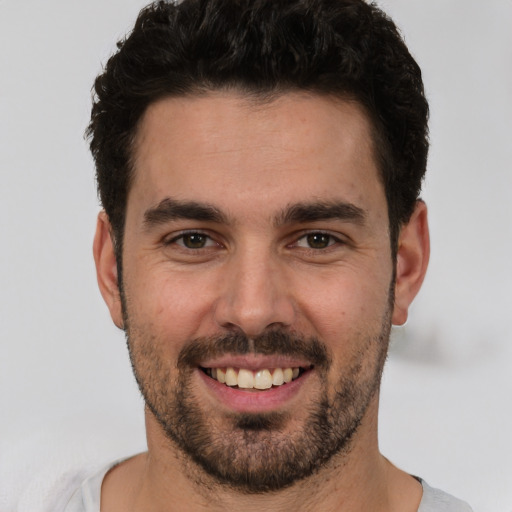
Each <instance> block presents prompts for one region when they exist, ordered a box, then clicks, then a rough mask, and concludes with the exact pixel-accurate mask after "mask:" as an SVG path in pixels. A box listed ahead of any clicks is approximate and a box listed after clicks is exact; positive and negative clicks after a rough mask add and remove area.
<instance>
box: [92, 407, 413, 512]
mask: <svg viewBox="0 0 512 512" xmlns="http://www.w3.org/2000/svg"><path fill="white" fill-rule="evenodd" d="M146 428H147V437H148V452H147V453H144V454H141V455H138V456H136V457H134V458H132V459H130V460H128V461H126V462H125V463H123V464H121V465H119V466H117V467H116V468H115V469H114V470H112V471H111V472H110V473H109V474H108V475H107V477H106V478H105V480H104V483H103V487H102V501H101V503H102V510H104V509H105V510H109V511H110V510H112V511H117V510H124V511H125V512H126V511H131V510H152V511H153V510H154V511H155V512H156V511H158V512H170V511H171V510H187V511H190V512H201V511H206V510H208V511H209V512H212V511H213V512H215V511H219V512H224V511H225V510H245V511H247V512H252V511H258V512H259V511H260V510H262V509H263V510H273V511H276V512H280V511H285V510H294V511H296V512H308V511H313V510H322V511H325V512H329V511H331V510H332V511H335V510H336V511H340V510H344V511H350V512H358V511H361V512H362V511H367V510H374V511H379V512H380V511H382V512H387V511H391V510H393V511H394V512H397V511H404V512H413V511H416V510H417V507H418V504H419V501H420V499H421V486H420V485H419V483H418V482H416V481H415V480H414V479H413V478H412V477H410V476H409V475H406V474H405V473H403V472H402V471H400V470H398V469H397V468H395V467H394V466H393V465H392V464H390V463H389V461H387V460H386V459H385V458H384V457H383V456H382V455H381V454H380V452H379V449H378V441H377V401H375V403H374V404H372V406H371V407H370V408H369V410H368V414H367V415H366V416H365V419H364V420H363V422H362V423H361V425H360V427H359V429H358V431H357V433H356V435H355V436H354V438H353V439H352V444H351V447H350V450H348V451H346V452H344V453H342V454H339V455H338V456H335V457H333V459H331V460H330V461H329V462H328V463H327V464H326V465H325V466H324V467H323V468H322V469H321V470H319V471H318V472H317V473H315V474H314V475H312V476H310V477H308V478H306V479H304V480H301V481H299V482H297V483H296V484H294V485H292V486H290V487H287V488H285V489H282V490H279V491H273V492H268V493H258V494H247V493H244V492H241V491H239V490H235V489H233V488H231V487H229V486H226V485H224V484H219V483H218V482H217V481H216V480H214V479H213V478H212V477H210V476H209V475H207V474H206V473H205V472H204V471H203V470H202V469H201V468H198V467H197V466H196V465H195V463H194V462H192V461H191V460H190V459H189V458H188V456H187V455H185V454H183V453H181V451H180V450H179V449H177V448H176V447H175V446H174V445H173V443H172V442H170V441H169V440H168V439H167V438H166V436H165V434H164V433H163V432H162V429H161V428H160V426H159V425H158V423H157V422H156V420H155V419H154V417H153V416H152V415H151V413H149V412H147V411H146Z"/></svg>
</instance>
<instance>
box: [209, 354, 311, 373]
mask: <svg viewBox="0 0 512 512" xmlns="http://www.w3.org/2000/svg"><path fill="white" fill-rule="evenodd" d="M199 366H200V367H202V368H245V369H247V370H253V371H256V370H261V369H264V368H269V369H270V368H299V367H300V368H308V367H310V366H311V363H310V362H309V361H307V360H306V359H299V358H297V357H296V356H286V355H278V354H276V355H263V354H245V355H230V354H225V355H223V356H219V357H215V358H212V359H207V360H205V361H201V362H200V364H199Z"/></svg>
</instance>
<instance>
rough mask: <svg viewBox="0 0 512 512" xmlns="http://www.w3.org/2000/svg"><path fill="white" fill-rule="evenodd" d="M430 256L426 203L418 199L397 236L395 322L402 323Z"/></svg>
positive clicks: (425, 270)
mask: <svg viewBox="0 0 512 512" xmlns="http://www.w3.org/2000/svg"><path fill="white" fill-rule="evenodd" d="M429 256H430V238H429V232H428V220H427V206H426V204H425V203H424V202H423V201H418V202H417V203H416V207H415V209H414V212H413V214H412V215H411V218H410V220H409V222H408V223H407V224H404V225H403V226H402V229H401V230H400V235H399V237H398V252H397V258H396V283H395V306H394V309H393V324H394V325H403V324H404V323H405V322H406V320H407V314H408V310H409V306H410V304H411V302H412V301H413V299H414V297H416V294H417V293H418V292H419V290H420V288H421V284H422V283H423V279H424V278H425V274H426V272H427V266H428V260H429Z"/></svg>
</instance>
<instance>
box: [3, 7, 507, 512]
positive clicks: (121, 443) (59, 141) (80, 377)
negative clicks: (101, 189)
mask: <svg viewBox="0 0 512 512" xmlns="http://www.w3.org/2000/svg"><path fill="white" fill-rule="evenodd" d="M144 3H145V2H143V1H136V0H109V1H108V2H106V1H101V0H88V1H87V2H85V1H77V0H67V1H64V0H45V1H44V2H41V1H40V0H25V1H23V2H21V1H14V0H0V173H1V182H0V183H1V186H0V262H1V265H0V406H1V409H0V410H1V413H0V481H2V482H3V484H0V487H2V485H3V486H4V488H3V489H2V490H1V491H0V510H2V512H4V508H5V511H6V512H8V511H9V510H11V509H10V508H9V507H12V500H13V496H14V494H15V493H16V492H17V490H19V489H21V488H23V486H26V485H35V484H34V478H35V477H34V476H33V475H37V474H44V473H46V474H48V472H51V469H50V466H51V467H52V468H55V467H57V468H58V469H59V470H60V469H62V468H68V467H71V466H72V465H73V464H78V463H79V462H80V463H82V462H83V463H84V464H90V463H92V462H94V463H97V462H99V463H101V462H103V461H108V460H110V459H113V458H115V457H119V456H122V455H129V454H132V453H135V452H137V451H140V450H143V449H144V447H145V440H144V426H143V414H142V411H143V403H142V400H141V398H140V397H139V394H138V391H137V389H136V386H135V383H134V381H133V378H132V376H131V371H130V367H129V362H128V357H127V355H126V350H125V346H124V337H123V334H122V333H121V332H120V331H118V330H117V329H116V328H115V327H114V326H113V325H112V324H111V322H110V318H109V316H108V313H107V309H106V307H105V306H104V304H103V303H102V300H101V297H100V295H99V292H98V291H97V287H96V282H95V273H94V267H93V260H92V255H91V242H92V237H93V232H94V226H95V216H96V213H97V211H98V209H99V206H98V202H97V199H96V192H95V184H94V180H93V172H94V171H93V165H92V161H91V158H90V156H89V154H88V149H87V145H86V143H85V142H84V140H83V132H84V129H85V127H86V125H87V122H88V117H89V109H90V88H91V86H92V82H93V80H94V77H95V76H96V74H97V73H98V72H99V71H100V70H101V63H102V62H104V61H105V59H106V57H107V56H108V55H109V54H110V53H111V52H112V51H113V49H114V46H115V42H116V40H117V39H119V38H120V37H121V36H122V35H123V34H124V33H125V32H126V31H127V30H128V29H129V28H130V27H131V25H132V22H133V21H134V19H135V16H136V14H137V13H138V11H139V9H140V8H141V7H142V6H143V5H144ZM379 3H380V5H381V6H383V7H384V8H385V9H386V10H387V11H388V12H389V13H390V14H391V15H392V17H394V19H395V21H396V22H397V24H398V25H399V26H400V27H401V29H402V32H403V34H404V36H405V39H406V41H407V43H408V45H409V47H410V49H411V51H412V53H413V54H414V55H415V57H416V58H417V60H418V62H419V63H420V65H421V67H422V69H423V72H424V79H425V85H426V90H427V95H428V97H429V100H430V103H431V110H432V115H431V140H432V149H431V156H430V160H429V171H428V179H427V181H426V184H425V188H424V194H423V197H424V198H425V199H426V201H427V203H428V205H429V208H430V224H431V231H432V258H431V266H430V270H429V273H428V276H427V280H426V282H425V285H424V289H423V290H422V292H421V293H420V295H419V297H418V299H417V301H416V303H415V305H414V308H413V310H412V313H411V317H410V320H409V322H408V324H407V325H406V327H404V328H401V329H399V330H398V331H397V332H396V333H395V341H394V344H393V349H392V352H391V355H390V358H389V362H388V366H387V369H386V370H385V376H384V384H383V391H382V405H381V419H380V421H381V427H380V428H381V435H380V439H381V447H382V451H383V452H384V453H385V454H386V455H387V456H388V457H389V458H390V459H391V460H393V461H394V462H395V463H397V464H398V465H399V466H401V467H403V468H404V469H406V470H408V471H410V472H412V473H414V474H417V475H420V476H422V477H423V478H425V479H426V480H427V481H428V482H429V483H430V484H431V485H433V486H438V487H442V488H444V489H446V490H448V491H450V492H452V493H453V494H455V495H458V496H460V497H461V498H464V499H466V500H467V501H469V502H470V503H471V504H472V505H473V506H474V508H475V510H476V511H478V510H480V511H482V512H483V511H487V510H489V511H491V510H492V511H494V510H496V511H500V510H501V511H508V512H510V511H511V510H512V464H511V463H510V461H511V460H512V440H511V433H512V400H511V398H510V397H511V395H512V376H511V375H512V371H511V370H512V328H511V325H510V323H511V321H510V318H511V316H512V291H511V290H512V272H511V260H512V257H511V253H512V201H511V191H512V171H511V169H510V162H511V161H512V140H511V138H512V121H511V119H512V100H511V94H512V31H511V30H510V27H511V26H512V1H510V0H488V1H486V2H482V1H480V0H385V1H384V0H383V1H381V2H379ZM91 461H92V462H91ZM41 482H42V480H41ZM41 482H40V485H43V484H42V483H41ZM2 493H3V494H2ZM2 506H3V507H4V508H2ZM27 510H28V509H27ZM34 510H35V509H34ZM30 512H33V510H31V511H30Z"/></svg>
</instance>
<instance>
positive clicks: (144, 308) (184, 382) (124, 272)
mask: <svg viewBox="0 0 512 512" xmlns="http://www.w3.org/2000/svg"><path fill="white" fill-rule="evenodd" d="M95 91H96V97H95V103H94V106H93V111H92V119H91V124H90V126H89V135H90V136H91V150H92V153H93V155H94V158H95V161H96V167H97V180H98V187H99V192H100V196H101V201H102V204H103V207H104V211H103V212H101V213H100V215H99V217H98V225H97V231H96V237H95V241H94V257H95V261H96V267H97V275H98V283H99V286H100V290H101V292H102V295H103V297H104V299H105V301H106V303H107V306H108V307H109V310H110V313H111V316H112V319H113V321H114V323H115V324H116V325H117V326H118V327H119V328H121V329H124V330H125V332H126V336H127V342H128V348H129V352H130V357H131V361H132V365H133V369H134V373H135V377H136V379H137V382H138V384H139V387H140V390H141V392H142V395H143V396H144V399H145V404H146V409H145V414H146V428H147V440H148V451H147V453H144V454H140V455H138V456H135V457H132V458H129V459H127V460H124V461H120V462H118V463H113V464H112V465H109V467H107V468H103V469H102V470H101V471H100V472H99V473H97V474H95V475H93V476H92V477H91V478H90V479H88V480H87V481H85V482H84V483H83V484H82V485H81V486H80V488H79V489H77V491H76V492H75V494H74V495H73V497H72V498H71V500H70V502H69V503H68V504H67V506H66V508H65V510H66V511H67V512H71V511H78V510H80V511H84V510H85V511H93V510H96V511H97V510H99V509H100V506H101V510H102V511H109V512H115V511H118V510H119V511H130V510H144V511H146V510H159V511H160V510H161V511H171V510H180V511H181V510H187V511H200V510H238V509H243V510H248V511H249V510H272V511H280V510H295V511H310V510H322V511H329V510H347V511H351V512H354V511H363V510H364V511H369V510H371V511H394V512H397V511H398V512H400V511H403V512H408V511H410V512H412V511H416V510H419V511H421V512H426V511H434V510H435V511H466V510H470V509H469V507H467V505H465V504H464V503H462V502H460V501H459V500H456V499H455V498H453V497H450V496H449V495H447V494H445V493H443V492H441V491H437V490H433V489H431V488H430V487H429V486H428V485H427V484H426V483H425V482H424V481H422V480H421V479H419V478H416V477H413V476H410V475H409V474H407V473H405V472H403V471H401V470H399V469H398V468H396V467H395V466H393V465H392V464H391V463H390V462H389V461H388V460H387V459H385V458H384V457H383V456H382V455H381V454H380V452H379V448H378V442H377V412H378V401H379V386H380V379H381V374H382V369H383V365H384V362H385V359H386V354H387V348H388V340H389V332H390V328H391V324H392V323H393V324H397V325H400V324H403V323H404V322H405V321H406V318H407V311H408V307H409V305H410V303H411V301H412V300H413V298H414V296H415V295H416V293H417V292H418V290H419V288H420V286H421V283H422V281H423V278H424V275H425V272H426V267H427V263H428V255H429V238H428V226H427V213H426V207H425V204H424V203H423V202H422V201H421V200H420V199H419V192H420V186H421V181H422V178H423V175H424V172H425V168H426V159H427V151H428V141H427V117H428V106H427V103H426V100H425V97H424V94H423V85H422V82H421V73H420V70H419V68H418V66H417V64H416V63H415V61H414V60H413V59H412V57H411V56H410V54H409V52H408V51H407V48H406V47H405V45H404V43H403V41H402V40H401V38H400V36H399V35H398V32H397V30H396V27H395V26H394V24H393V23H392V22H391V20H389V18H387V17H386V16H385V15H384V14H383V13H382V12H381V11H380V10H379V9H377V8H376V7H375V6H370V5H368V4H366V3H365V2H363V1H362V0H302V1H299V0H288V1H283V2H274V1H271V0H256V1H254V0H252V1H251V0H211V1H208V0H184V1H183V2H181V3H178V4H173V3H166V2H159V3H157V4H154V5H151V6H149V7H148V8H147V9H145V10H144V11H143V12H142V13H141V14H140V16H139V18H138V20H137V23H136V25H135V28H134V30H133V32H132V33H131V34H130V36H129V37H128V38H127V39H126V40H125V41H124V42H123V43H122V44H120V45H119V51H118V52H117V54H116V55H114V56H113V57H112V58H111V59H110V60H109V62H108V64H107V66H106V69H105V71H104V73H103V74H102V75H101V76H99V77H98V78H97V80H96V84H95Z"/></svg>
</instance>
